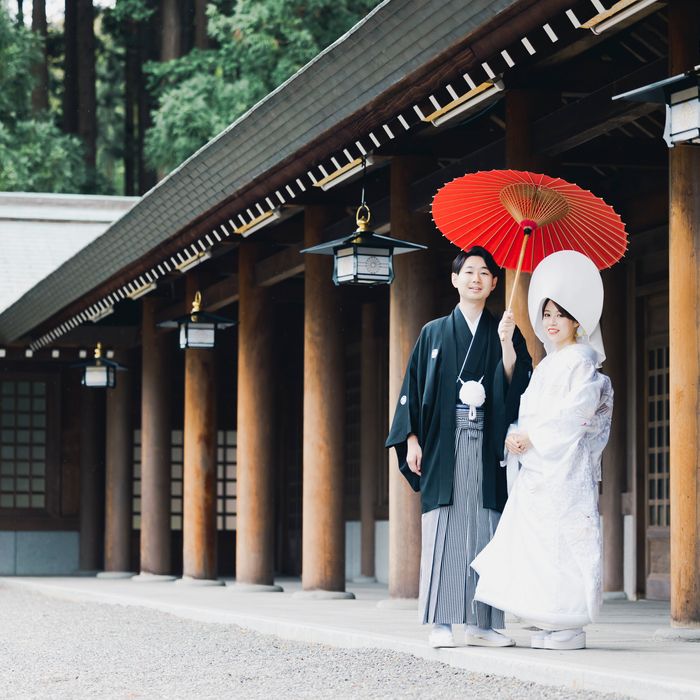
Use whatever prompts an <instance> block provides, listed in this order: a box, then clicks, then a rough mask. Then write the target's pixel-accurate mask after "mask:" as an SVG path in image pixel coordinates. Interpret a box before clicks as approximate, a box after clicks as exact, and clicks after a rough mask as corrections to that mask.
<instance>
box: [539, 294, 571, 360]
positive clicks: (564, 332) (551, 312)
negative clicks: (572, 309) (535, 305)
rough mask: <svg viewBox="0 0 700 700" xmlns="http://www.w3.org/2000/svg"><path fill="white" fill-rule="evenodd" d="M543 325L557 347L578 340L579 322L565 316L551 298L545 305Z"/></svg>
mask: <svg viewBox="0 0 700 700" xmlns="http://www.w3.org/2000/svg"><path fill="white" fill-rule="evenodd" d="M542 327H543V328H544V332H545V334H546V335H547V337H548V338H549V339H550V341H551V342H552V344H553V345H554V347H555V348H562V347H564V346H565V345H570V344H571V343H575V342H576V329H577V328H578V323H577V322H576V321H574V320H572V319H570V318H567V317H566V316H564V314H562V312H561V311H559V309H558V308H557V307H556V305H555V304H554V302H552V301H551V300H550V301H548V302H547V304H546V305H545V307H544V312H543V314H542Z"/></svg>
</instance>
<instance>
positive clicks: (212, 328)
mask: <svg viewBox="0 0 700 700" xmlns="http://www.w3.org/2000/svg"><path fill="white" fill-rule="evenodd" d="M235 323H236V322H235V321H233V320H231V319H229V318H224V317H223V316H217V315H216V314H210V313H207V312H206V311H202V295H201V293H200V292H197V293H196V294H195V295H194V300H193V302H192V311H190V313H189V314H187V315H186V316H180V317H179V318H175V319H172V320H171V321H163V322H162V323H159V324H158V326H159V327H160V328H178V327H179V328H180V348H182V349H183V350H184V349H187V348H213V347H214V346H215V345H216V331H217V330H219V329H223V328H230V327H231V326H233V325H235Z"/></svg>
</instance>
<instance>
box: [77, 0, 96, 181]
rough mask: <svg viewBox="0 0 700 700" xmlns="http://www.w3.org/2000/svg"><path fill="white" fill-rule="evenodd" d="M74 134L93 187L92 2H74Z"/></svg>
mask: <svg viewBox="0 0 700 700" xmlns="http://www.w3.org/2000/svg"><path fill="white" fill-rule="evenodd" d="M77 8H78V13H77V40H78V41H77V47H78V59H79V60H78V133H79V134H80V138H81V139H82V140H83V144H84V145H85V164H86V165H87V167H88V177H89V178H90V189H94V187H95V163H96V156H97V96H96V86H95V83H96V80H95V27H94V22H95V14H94V11H93V7H92V0H77Z"/></svg>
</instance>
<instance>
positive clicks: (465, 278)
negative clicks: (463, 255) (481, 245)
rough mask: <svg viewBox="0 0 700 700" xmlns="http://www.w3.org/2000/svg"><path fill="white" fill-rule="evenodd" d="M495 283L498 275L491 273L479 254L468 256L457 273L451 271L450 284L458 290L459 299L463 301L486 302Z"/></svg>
mask: <svg viewBox="0 0 700 700" xmlns="http://www.w3.org/2000/svg"><path fill="white" fill-rule="evenodd" d="M497 283H498V277H494V276H493V275H492V274H491V272H490V271H489V268H488V267H487V266H486V262H485V261H484V259H483V258H482V257H481V256H479V255H472V256H470V257H468V258H467V259H466V260H465V261H464V264H463V265H462V269H461V270H460V271H459V274H455V273H454V272H453V273H452V286H453V287H454V288H455V289H456V290H457V291H458V292H459V299H460V301H464V302H486V299H488V296H489V294H491V292H492V291H493V290H494V289H495V288H496V284H497Z"/></svg>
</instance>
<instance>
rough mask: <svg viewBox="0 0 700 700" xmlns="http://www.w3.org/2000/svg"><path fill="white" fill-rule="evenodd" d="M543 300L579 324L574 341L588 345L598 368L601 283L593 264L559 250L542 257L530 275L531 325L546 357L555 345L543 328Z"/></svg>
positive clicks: (602, 355) (602, 353) (601, 350)
mask: <svg viewBox="0 0 700 700" xmlns="http://www.w3.org/2000/svg"><path fill="white" fill-rule="evenodd" d="M545 299H552V300H554V301H556V302H557V304H559V305H560V306H562V307H563V308H565V309H566V310H567V311H568V312H569V313H570V314H571V315H572V316H573V317H574V318H575V319H576V320H577V321H578V322H579V332H578V334H577V337H576V342H578V343H583V344H587V345H590V346H591V348H592V349H593V350H594V351H595V354H596V358H597V362H596V365H597V366H598V367H600V365H601V364H602V363H603V361H604V360H605V347H604V346H603V336H602V334H601V332H600V315H601V313H602V312H603V280H602V279H601V276H600V272H599V271H598V268H597V267H596V266H595V263H593V261H592V260H591V259H590V258H588V257H587V256H585V255H583V254H582V253H578V252H576V251H574V250H561V251H559V252H557V253H552V254H551V255H548V256H547V257H546V258H544V259H543V260H542V261H541V262H540V264H539V265H538V266H537V267H536V268H535V270H534V272H533V273H532V277H531V279H530V290H529V292H528V311H529V313H530V323H531V324H532V327H533V329H534V331H535V334H536V335H537V337H538V338H539V339H540V340H541V341H542V342H543V343H544V347H545V350H546V351H547V354H549V353H550V352H551V351H552V350H553V347H554V346H553V344H552V342H551V341H550V340H549V337H548V336H547V335H546V334H545V332H544V328H543V326H542V307H543V306H544V302H545Z"/></svg>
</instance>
